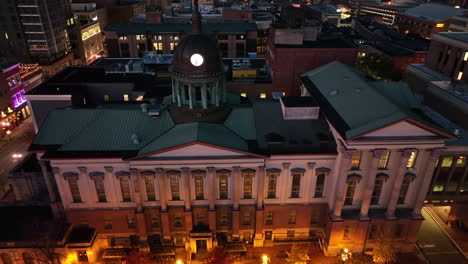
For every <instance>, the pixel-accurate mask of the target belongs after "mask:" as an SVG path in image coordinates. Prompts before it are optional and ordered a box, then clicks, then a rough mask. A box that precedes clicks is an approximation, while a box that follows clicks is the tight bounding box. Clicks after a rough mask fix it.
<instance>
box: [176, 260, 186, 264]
mask: <svg viewBox="0 0 468 264" xmlns="http://www.w3.org/2000/svg"><path fill="white" fill-rule="evenodd" d="M176 264H184V263H183V262H182V260H180V259H178V260H177V261H176Z"/></svg>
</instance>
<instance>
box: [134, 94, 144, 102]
mask: <svg viewBox="0 0 468 264" xmlns="http://www.w3.org/2000/svg"><path fill="white" fill-rule="evenodd" d="M135 101H143V95H139V96H138V97H137V98H136V99H135Z"/></svg>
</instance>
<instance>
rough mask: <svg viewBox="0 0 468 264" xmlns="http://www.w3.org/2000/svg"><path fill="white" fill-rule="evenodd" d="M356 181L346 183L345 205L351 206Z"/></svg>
mask: <svg viewBox="0 0 468 264" xmlns="http://www.w3.org/2000/svg"><path fill="white" fill-rule="evenodd" d="M356 184H357V181H355V180H353V181H348V186H347V187H346V198H345V205H352V204H353V197H354V191H355V190H356Z"/></svg>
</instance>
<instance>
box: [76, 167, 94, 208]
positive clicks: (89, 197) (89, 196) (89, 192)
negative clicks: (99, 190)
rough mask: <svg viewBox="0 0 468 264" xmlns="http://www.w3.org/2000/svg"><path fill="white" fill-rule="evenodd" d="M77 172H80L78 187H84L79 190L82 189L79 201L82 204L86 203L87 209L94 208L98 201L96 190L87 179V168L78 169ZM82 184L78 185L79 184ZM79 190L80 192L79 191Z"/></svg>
mask: <svg viewBox="0 0 468 264" xmlns="http://www.w3.org/2000/svg"><path fill="white" fill-rule="evenodd" d="M78 171H79V172H80V178H79V180H78V186H79V187H85V188H81V189H84V190H83V192H82V193H81V194H82V196H81V200H83V202H86V203H88V208H90V209H91V208H94V203H95V202H97V201H98V199H97V194H96V190H95V189H96V188H95V186H94V184H93V182H92V181H91V179H90V178H89V177H88V168H86V167H78ZM80 182H81V183H83V184H82V185H80V184H79V183H80ZM81 189H80V191H81Z"/></svg>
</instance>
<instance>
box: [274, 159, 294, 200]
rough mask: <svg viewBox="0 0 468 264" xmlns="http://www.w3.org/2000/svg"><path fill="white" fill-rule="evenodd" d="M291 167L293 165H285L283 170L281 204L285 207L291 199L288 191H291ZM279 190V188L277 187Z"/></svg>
mask: <svg viewBox="0 0 468 264" xmlns="http://www.w3.org/2000/svg"><path fill="white" fill-rule="evenodd" d="M290 167H291V163H283V169H282V170H281V173H280V174H281V175H282V176H281V179H282V180H283V183H284V184H283V185H282V186H281V185H280V187H281V188H280V190H281V191H280V197H279V198H280V199H279V200H280V204H281V205H284V204H285V203H286V200H287V199H288V197H289V194H288V191H289V188H290V186H289V182H290V181H291V179H290V177H289V176H290V175H291V172H290V171H289V168H290ZM276 188H278V187H276Z"/></svg>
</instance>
